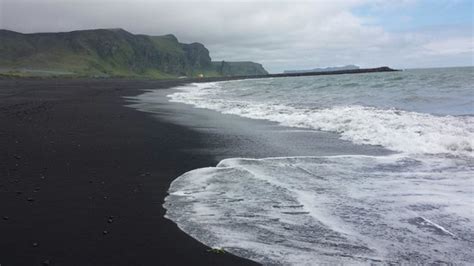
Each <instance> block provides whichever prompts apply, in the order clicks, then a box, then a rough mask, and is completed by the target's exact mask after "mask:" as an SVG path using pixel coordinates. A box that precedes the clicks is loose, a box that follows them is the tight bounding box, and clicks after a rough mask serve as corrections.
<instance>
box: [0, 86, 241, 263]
mask: <svg viewBox="0 0 474 266" xmlns="http://www.w3.org/2000/svg"><path fill="white" fill-rule="evenodd" d="M178 82H179V81H170V82H158V81H127V80H0V265H2V266H8V265H234V264H235V265H237V264H238V265H242V264H249V263H250V262H248V261H246V260H243V259H240V258H237V257H235V256H232V255H229V254H214V253H212V252H209V251H208V249H209V248H208V247H206V246H204V245H202V244H200V243H199V242H197V241H196V240H194V239H192V238H191V237H189V236H188V235H186V234H185V233H183V232H182V231H180V230H179V229H178V228H177V226H176V225H175V224H174V223H173V222H171V221H169V220H167V219H165V218H164V217H163V215H164V213H165V210H164V209H163V207H162V203H163V200H164V198H165V196H166V191H167V189H168V187H169V184H170V183H171V181H172V180H173V179H174V178H176V177H178V176H179V175H181V174H182V173H184V172H186V171H189V170H191V169H195V168H199V167H204V166H211V165H215V164H216V161H215V160H214V159H213V158H212V156H206V155H202V153H201V155H199V154H193V153H192V152H189V151H186V150H192V149H197V148H199V149H202V148H205V147H203V145H204V144H203V143H204V142H202V139H203V138H205V135H203V134H202V133H197V132H195V131H192V130H190V129H187V128H184V127H181V126H177V125H173V124H170V123H168V122H164V121H159V120H156V119H155V118H153V117H152V116H151V115H149V114H146V113H142V112H139V111H136V110H134V109H131V108H128V107H124V103H125V100H124V99H123V98H122V96H131V95H137V94H139V93H140V92H141V91H140V90H142V89H153V88H159V87H162V88H166V87H169V86H172V85H176V84H178Z"/></svg>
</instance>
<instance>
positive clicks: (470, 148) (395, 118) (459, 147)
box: [168, 83, 474, 156]
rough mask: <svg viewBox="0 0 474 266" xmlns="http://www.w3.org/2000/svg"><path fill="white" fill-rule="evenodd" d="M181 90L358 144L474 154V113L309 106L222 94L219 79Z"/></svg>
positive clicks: (198, 102)
mask: <svg viewBox="0 0 474 266" xmlns="http://www.w3.org/2000/svg"><path fill="white" fill-rule="evenodd" d="M179 90H180V92H176V93H173V94H171V95H169V96H168V97H169V98H170V101H173V102H181V103H185V104H191V105H193V106H195V107H198V108H206V109H211V110H216V111H219V112H221V113H224V114H234V115H239V116H242V117H247V118H252V119H265V120H269V121H274V122H278V123H280V124H281V125H283V126H290V127H300V128H310V129H316V130H323V131H332V132H337V133H339V134H340V135H341V138H342V139H344V140H350V141H352V142H354V143H356V144H371V145H381V146H384V147H386V148H388V149H392V150H395V151H399V152H405V153H412V154H426V153H428V154H440V153H446V154H454V155H469V156H474V117H472V116H434V115H430V114H424V113H417V112H408V111H402V110H395V109H378V108H373V107H364V106H359V105H352V106H334V107H331V108H322V109H318V108H314V109H308V108H303V107H301V108H300V107H294V106H288V105H284V104H277V103H272V102H250V101H246V100H240V99H237V98H225V97H221V96H222V95H221V94H220V92H221V90H222V88H221V87H220V83H196V84H191V85H188V86H184V87H180V88H179ZM216 95H218V96H217V97H216Z"/></svg>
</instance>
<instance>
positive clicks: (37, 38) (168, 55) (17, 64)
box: [0, 29, 267, 78]
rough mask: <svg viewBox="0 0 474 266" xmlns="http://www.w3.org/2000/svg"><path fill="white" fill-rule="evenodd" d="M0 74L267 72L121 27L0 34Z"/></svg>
mask: <svg viewBox="0 0 474 266" xmlns="http://www.w3.org/2000/svg"><path fill="white" fill-rule="evenodd" d="M222 65H224V67H222ZM0 73H4V74H5V73H7V74H14V75H23V76H52V75H54V76H60V75H72V76H88V77H90V76H93V77H116V76H123V77H149V78H174V77H179V76H188V77H194V76H199V75H201V74H203V75H204V76H240V75H262V74H267V72H266V71H265V69H264V68H263V67H262V66H261V65H259V64H256V63H252V62H225V63H222V62H217V63H216V62H212V61H211V58H210V56H209V51H208V50H207V49H206V47H204V45H202V44H200V43H191V44H183V43H180V42H179V41H178V39H177V38H176V37H175V36H173V35H164V36H147V35H135V34H132V33H129V32H127V31H125V30H123V29H97V30H82V31H72V32H64V33H34V34H22V33H18V32H13V31H8V30H0Z"/></svg>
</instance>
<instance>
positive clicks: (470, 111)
mask: <svg viewBox="0 0 474 266" xmlns="http://www.w3.org/2000/svg"><path fill="white" fill-rule="evenodd" d="M153 97H156V94H155V93H154V92H147V93H145V94H144V95H141V96H140V97H138V99H139V100H141V101H143V102H147V101H148V105H149V106H150V105H152V104H153V101H150V99H152V98H153ZM167 100H168V101H169V102H171V103H175V104H186V105H188V106H189V107H192V108H196V110H199V109H205V110H208V111H209V110H210V111H211V112H215V113H217V114H220V115H222V116H224V115H226V116H227V117H232V116H234V117H236V118H237V117H239V118H245V119H251V120H254V122H255V123H268V122H271V123H273V124H276V126H277V127H281V128H295V129H299V130H304V131H305V132H308V131H309V132H314V133H315V134H317V132H328V133H331V134H334V135H335V136H337V138H338V139H339V140H340V141H341V143H343V142H350V143H351V145H353V146H354V147H361V149H365V147H366V148H367V149H369V148H370V147H375V148H378V149H382V150H386V151H387V152H385V153H380V154H370V153H360V154H357V152H356V153H355V152H354V149H352V151H351V152H347V153H346V152H344V150H343V149H342V150H340V151H338V152H337V153H330V152H327V153H321V152H320V151H318V150H317V149H313V150H312V148H311V147H312V146H311V143H310V142H306V143H307V144H306V145H304V146H306V147H303V148H302V149H301V150H305V152H304V153H303V152H302V153H301V154H299V153H298V152H297V151H296V152H294V151H293V152H291V154H290V153H288V154H285V150H281V151H280V152H278V153H277V152H275V153H274V154H270V155H269V156H266V157H263V158H260V157H257V158H255V157H251V158H250V157H249V158H247V157H237V158H234V157H231V158H227V157H225V158H223V160H221V161H220V162H219V164H218V165H216V166H215V167H208V168H202V169H195V170H193V171H190V172H187V173H185V174H183V175H182V176H179V177H177V178H176V179H175V180H174V182H173V183H172V184H171V187H170V189H169V196H168V197H167V198H166V199H165V204H164V207H165V208H166V209H167V214H166V217H167V218H168V219H171V220H172V221H174V222H176V223H177V224H178V226H179V227H180V228H181V229H182V230H183V231H185V232H186V233H188V234H189V235H191V236H193V237H194V238H196V239H197V240H199V241H201V242H203V243H204V244H206V245H208V246H211V247H214V248H222V249H224V250H225V251H227V252H230V253H233V254H235V255H238V256H241V257H244V258H248V259H251V260H254V261H257V262H260V263H263V264H278V265H313V264H326V263H329V264H341V263H343V264H369V263H409V264H416V263H422V264H425V263H456V264H469V263H472V262H473V261H474V151H473V149H474V68H472V67H465V68H445V69H415V70H405V71H401V72H390V73H370V74H357V75H334V76H313V77H287V78H268V79H249V80H238V81H223V82H213V83H194V84H189V85H185V86H182V87H179V88H176V90H173V91H172V92H170V93H168V95H167ZM142 109H143V108H142ZM145 109H146V108H145ZM214 126H216V127H218V126H219V125H214ZM247 130H252V129H251V128H250V129H247ZM288 138H289V139H292V138H293V139H297V138H298V135H297V134H296V133H295V134H294V135H291V134H290V135H289V137H288ZM291 141H296V140H291ZM291 141H290V142H289V143H291ZM325 141H326V139H324V138H312V139H311V142H314V143H317V142H325ZM257 142H258V141H257ZM278 144H279V143H278V141H276V142H274V143H273V144H272V143H270V144H269V145H270V146H272V145H274V146H275V147H277V146H278ZM318 145H321V144H318ZM331 145H332V144H331V143H328V144H327V146H329V150H330V147H331ZM334 147H336V146H334ZM255 149H258V145H255ZM312 151H314V153H312Z"/></svg>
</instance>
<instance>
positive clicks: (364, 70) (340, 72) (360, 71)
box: [0, 67, 402, 83]
mask: <svg viewBox="0 0 474 266" xmlns="http://www.w3.org/2000/svg"><path fill="white" fill-rule="evenodd" d="M396 71H402V70H398V69H392V68H390V67H376V68H360V69H347V70H337V71H324V72H304V73H278V74H267V75H248V76H223V77H203V78H184V79H179V78H174V79H156V80H160V81H180V82H182V83H189V82H213V81H226V80H238V79H261V78H284V77H303V76H323V75H343V74H364V73H378V72H396ZM2 79H26V80H30V79H31V80H43V79H44V80H49V79H65V80H69V79H85V80H137V81H138V80H155V79H152V78H143V77H127V76H124V77H121V76H112V77H89V76H76V75H72V76H68V75H59V76H43V77H40V76H16V75H9V74H2V73H0V80H2Z"/></svg>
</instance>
